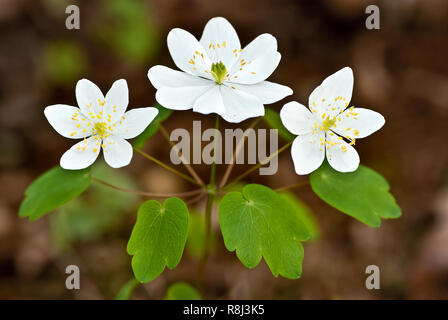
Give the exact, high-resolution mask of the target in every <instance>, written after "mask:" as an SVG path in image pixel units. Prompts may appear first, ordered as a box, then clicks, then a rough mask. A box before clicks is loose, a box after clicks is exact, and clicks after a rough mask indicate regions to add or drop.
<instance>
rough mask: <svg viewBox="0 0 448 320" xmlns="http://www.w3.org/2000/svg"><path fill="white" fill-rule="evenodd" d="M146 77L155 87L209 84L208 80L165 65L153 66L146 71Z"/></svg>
mask: <svg viewBox="0 0 448 320" xmlns="http://www.w3.org/2000/svg"><path fill="white" fill-rule="evenodd" d="M148 78H149V81H151V83H152V85H153V86H154V88H156V89H160V88H161V87H188V86H203V85H209V84H210V80H207V79H203V78H199V77H197V76H192V75H191V74H188V73H186V72H182V71H177V70H173V69H171V68H168V67H165V66H154V67H152V68H151V69H149V71H148Z"/></svg>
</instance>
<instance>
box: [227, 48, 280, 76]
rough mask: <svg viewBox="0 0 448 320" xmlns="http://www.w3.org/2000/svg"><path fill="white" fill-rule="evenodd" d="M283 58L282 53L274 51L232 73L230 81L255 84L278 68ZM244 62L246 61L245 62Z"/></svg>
mask: <svg viewBox="0 0 448 320" xmlns="http://www.w3.org/2000/svg"><path fill="white" fill-rule="evenodd" d="M280 59H281V55H280V53H278V52H277V51H273V52H270V53H267V54H265V55H264V56H262V57H260V58H257V59H256V60H253V61H251V63H250V64H245V65H244V66H242V65H240V66H241V68H240V69H241V70H239V71H237V72H236V73H234V74H231V75H230V81H231V82H234V83H241V84H255V83H258V82H261V81H263V80H265V79H266V78H267V77H269V76H270V75H271V74H272V72H274V70H275V69H276V68H277V66H278V64H279V62H280ZM243 63H244V62H243Z"/></svg>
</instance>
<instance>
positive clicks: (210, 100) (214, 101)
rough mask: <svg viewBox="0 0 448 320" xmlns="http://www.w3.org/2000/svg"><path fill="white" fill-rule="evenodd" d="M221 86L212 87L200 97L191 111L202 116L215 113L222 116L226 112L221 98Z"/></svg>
mask: <svg viewBox="0 0 448 320" xmlns="http://www.w3.org/2000/svg"><path fill="white" fill-rule="evenodd" d="M221 87H222V86H218V85H216V86H213V87H212V88H211V89H209V90H208V91H207V92H206V93H204V94H203V95H202V96H200V97H199V98H198V99H197V100H196V102H195V103H194V107H193V111H194V112H199V113H202V114H209V113H217V114H223V113H224V112H225V111H226V108H225V107H224V103H223V100H222V96H221Z"/></svg>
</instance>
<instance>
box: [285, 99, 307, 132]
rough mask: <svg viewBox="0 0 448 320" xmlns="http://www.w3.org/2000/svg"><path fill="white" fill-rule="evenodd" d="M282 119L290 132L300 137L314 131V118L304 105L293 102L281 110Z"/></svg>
mask: <svg viewBox="0 0 448 320" xmlns="http://www.w3.org/2000/svg"><path fill="white" fill-rule="evenodd" d="M280 119H281V120H282V123H283V125H284V126H285V127H286V129H288V130H289V132H291V133H293V134H296V135H299V134H307V133H311V132H312V131H313V130H314V123H315V120H314V116H313V114H312V113H311V111H310V110H309V109H308V108H307V107H305V106H304V105H302V104H300V103H298V102H295V101H292V102H288V103H287V104H285V105H284V106H283V108H282V110H280Z"/></svg>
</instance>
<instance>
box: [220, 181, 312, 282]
mask: <svg viewBox="0 0 448 320" xmlns="http://www.w3.org/2000/svg"><path fill="white" fill-rule="evenodd" d="M219 224H220V226H221V231H222V235H223V238H224V244H225V246H226V248H227V249H228V250H229V251H235V250H236V255H237V257H238V259H239V260H240V261H241V262H242V263H243V264H244V265H245V266H246V267H248V268H254V267H256V266H257V265H258V264H259V263H260V261H261V258H262V257H263V258H264V259H265V261H266V263H267V265H268V266H269V268H270V270H271V272H272V274H273V275H274V276H276V277H277V276H278V275H279V274H280V275H282V276H283V277H286V278H290V279H296V278H298V277H300V275H301V273H302V260H303V247H302V244H301V243H300V241H306V240H308V239H309V238H310V236H311V235H310V233H309V231H308V230H307V228H306V226H305V225H304V224H303V222H302V221H301V220H300V219H299V216H298V215H297V214H296V212H295V210H294V208H293V206H291V205H290V204H289V203H286V202H285V201H284V200H283V198H282V197H280V196H279V195H278V194H277V193H276V192H275V191H273V190H272V189H270V188H268V187H265V186H263V185H258V184H249V185H246V186H245V187H244V188H243V190H242V192H229V193H228V194H226V195H225V196H224V197H223V199H222V200H221V203H220V205H219Z"/></svg>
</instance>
